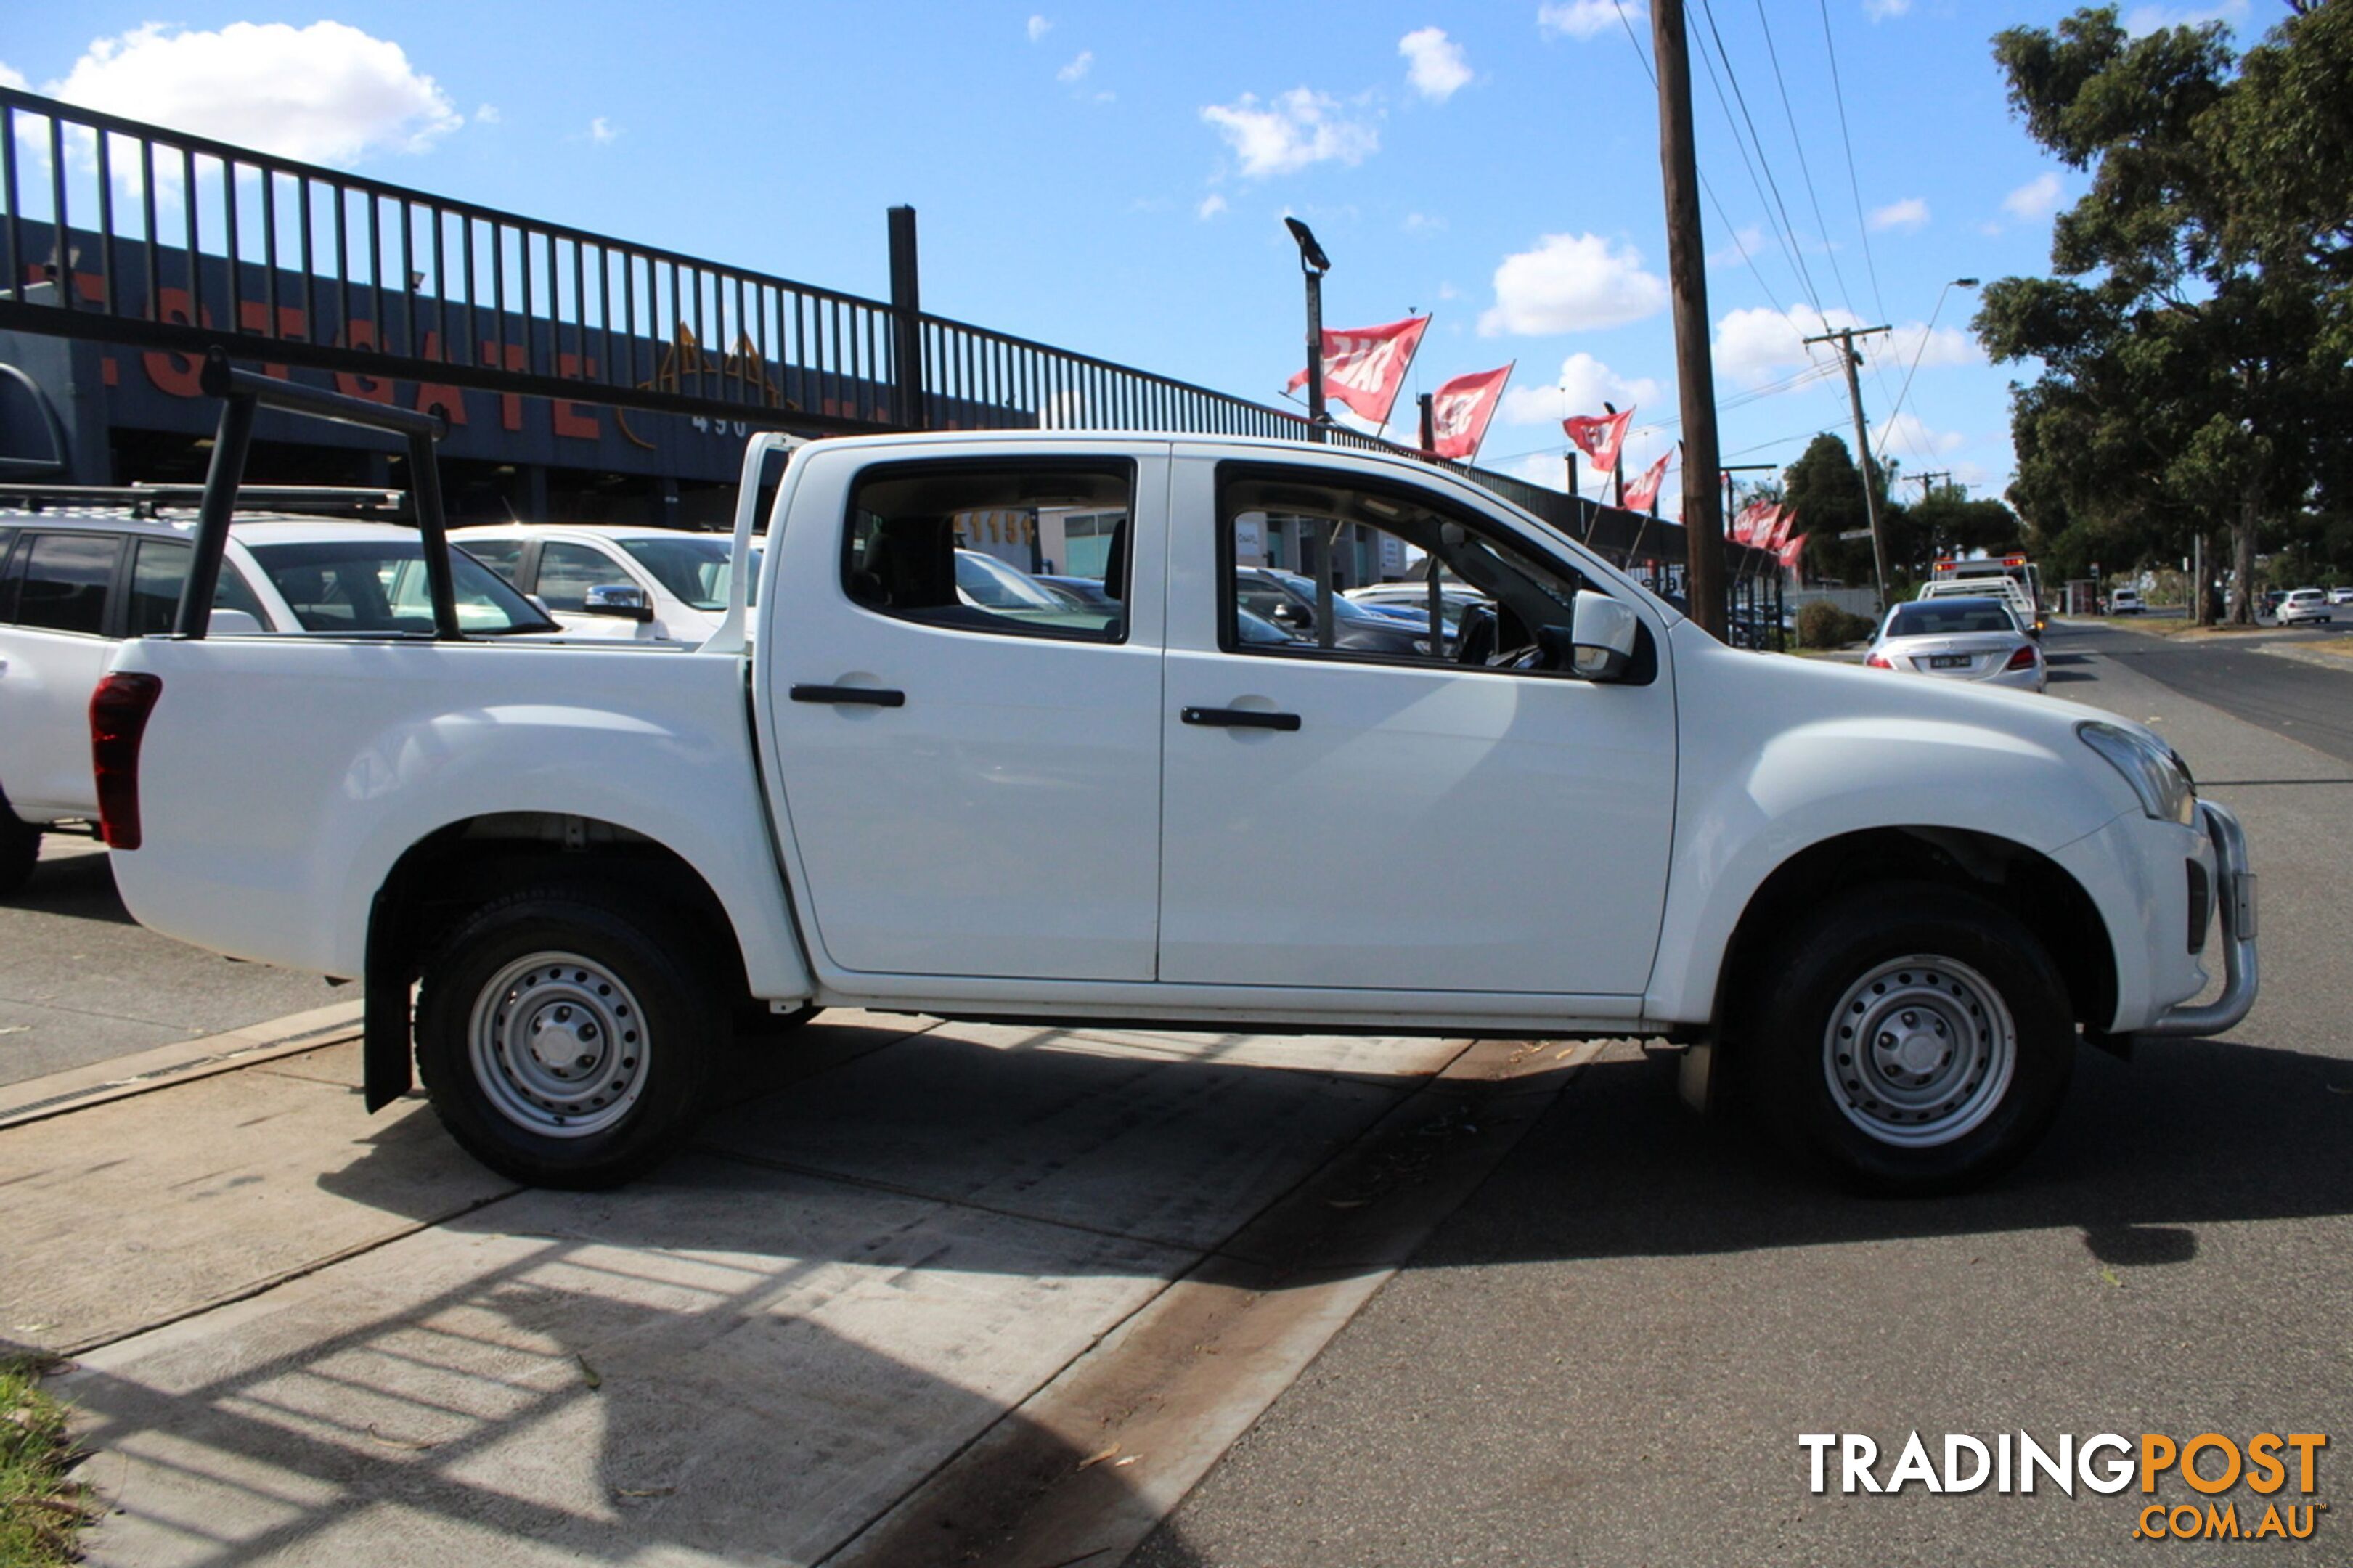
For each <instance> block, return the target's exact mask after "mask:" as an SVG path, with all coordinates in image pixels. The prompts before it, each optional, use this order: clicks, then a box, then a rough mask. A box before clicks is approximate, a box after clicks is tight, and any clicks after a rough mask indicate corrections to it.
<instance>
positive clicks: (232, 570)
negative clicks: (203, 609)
mask: <svg viewBox="0 0 2353 1568" xmlns="http://www.w3.org/2000/svg"><path fill="white" fill-rule="evenodd" d="M194 558H195V551H194V550H193V549H192V548H190V547H189V546H187V545H185V544H183V543H181V542H179V541H178V540H176V539H142V540H141V541H140V542H139V553H138V554H136V555H135V556H133V557H132V562H131V614H130V616H129V618H128V625H126V626H124V627H123V630H124V632H125V634H126V635H128V636H131V637H153V636H154V635H155V634H157V633H160V632H169V631H170V630H171V629H172V623H173V622H174V620H175V619H177V618H178V616H179V613H180V585H181V584H183V583H185V582H186V581H187V577H188V563H189V562H190V561H191V560H193V559H194ZM213 608H215V609H216V610H243V611H244V612H245V613H246V614H247V615H248V616H252V617H253V618H254V619H255V620H257V621H259V622H260V623H261V624H262V626H269V616H266V615H264V614H262V612H261V601H260V600H259V599H258V598H256V597H255V596H254V593H253V589H252V588H251V587H250V586H249V585H248V584H247V583H246V580H245V575H244V574H243V573H241V572H239V571H238V570H237V563H236V562H234V561H224V562H222V563H221V569H220V581H219V583H218V584H216V586H215V587H214V589H213Z"/></svg>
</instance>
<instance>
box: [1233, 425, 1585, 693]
mask: <svg viewBox="0 0 2353 1568" xmlns="http://www.w3.org/2000/svg"><path fill="white" fill-rule="evenodd" d="M1218 498H1219V500H1218V523H1219V559H1220V563H1221V570H1222V572H1223V574H1224V578H1223V581H1224V583H1225V588H1226V591H1225V594H1224V595H1223V601H1222V603H1223V615H1224V624H1223V625H1221V626H1219V641H1220V644H1221V646H1223V647H1226V648H1228V649H1229V650H1233V651H1247V652H1250V653H1278V654H1297V655H1301V656H1303V657H1308V658H1348V659H1370V660H1378V661H1383V662H1389V661H1396V662H1402V663H1411V664H1425V665H1446V666H1455V667H1461V668H1509V669H1520V670H1547V669H1550V668H1552V663H1551V659H1552V656H1551V655H1548V654H1546V653H1545V652H1544V651H1543V650H1542V647H1541V646H1540V645H1541V640H1542V634H1543V633H1544V632H1545V631H1546V629H1547V628H1552V629H1556V630H1558V631H1560V632H1563V633H1565V632H1566V631H1567V628H1568V626H1570V624H1571V620H1572V616H1573V609H1572V606H1573V605H1574V604H1575V602H1576V598H1577V592H1578V591H1579V590H1580V589H1581V588H1583V587H1584V586H1585V584H1584V580H1583V579H1582V578H1581V577H1580V576H1578V574H1577V573H1576V572H1575V571H1573V570H1570V569H1568V568H1566V567H1563V566H1561V565H1559V564H1557V563H1554V562H1552V561H1550V560H1548V559H1546V558H1544V557H1541V556H1539V555H1537V554H1535V552H1532V551H1531V550H1530V549H1529V548H1528V547H1527V546H1526V545H1525V544H1524V543H1522V542H1520V541H1518V540H1517V539H1515V538H1514V537H1513V536H1512V535H1511V534H1509V533H1508V532H1507V531H1505V530H1504V529H1503V528H1501V527H1499V526H1498V525H1497V524H1496V523H1495V522H1494V521H1493V520H1492V519H1489V518H1486V517H1483V516H1481V515H1479V514H1478V513H1476V512H1474V511H1472V510H1469V509H1465V508H1458V507H1456V506H1454V505H1452V504H1451V502H1449V501H1447V500H1443V499H1442V498H1440V497H1438V496H1434V495H1430V494H1429V493H1427V492H1424V491H1421V490H1419V489H1417V488H1415V487H1411V486H1409V485H1405V484H1398V483H1392V482H1388V481H1375V482H1372V483H1369V484H1368V483H1366V481H1364V480H1363V479H1357V478H1356V477H1354V476H1348V475H1340V474H1335V473H1333V472H1331V471H1329V470H1317V469H1309V468H1277V467H1273V466H1271V465H1261V464H1255V463H1229V464H1224V465H1221V466H1220V467H1219V474H1218ZM1286 563H1296V564H1295V565H1289V564H1286ZM1433 577H1435V578H1436V579H1437V582H1438V589H1439V599H1438V609H1437V612H1436V613H1435V614H1434V615H1433V614H1432V612H1431V610H1430V580H1431V579H1432V578H1433ZM1367 588H1370V589H1374V590H1377V592H1376V594H1375V595H1372V596H1371V598H1370V600H1369V601H1365V600H1358V599H1354V598H1350V597H1348V596H1347V595H1348V591H1349V590H1351V589H1367ZM1270 627H1271V628H1273V630H1274V631H1275V632H1277V633H1280V634H1281V640H1279V641H1278V640H1276V639H1275V638H1274V637H1271V636H1270V632H1269V628H1270Z"/></svg>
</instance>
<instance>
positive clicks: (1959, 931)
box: [1740, 883, 2075, 1195]
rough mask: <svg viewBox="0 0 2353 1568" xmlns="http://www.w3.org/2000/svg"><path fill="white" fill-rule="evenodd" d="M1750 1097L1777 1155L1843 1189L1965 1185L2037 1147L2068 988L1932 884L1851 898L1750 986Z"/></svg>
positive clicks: (1994, 917)
mask: <svg viewBox="0 0 2353 1568" xmlns="http://www.w3.org/2000/svg"><path fill="white" fill-rule="evenodd" d="M1756 973H1757V974H1759V975H1760V976H1761V977H1762V978H1761V979H1760V982H1759V984H1758V985H1757V994H1755V995H1754V996H1752V997H1751V998H1749V999H1748V1003H1747V1005H1746V1006H1745V1007H1744V1008H1743V1009H1742V1021H1743V1023H1744V1024H1745V1027H1743V1028H1742V1029H1741V1030H1740V1037H1741V1040H1742V1044H1743V1046H1744V1047H1745V1049H1746V1052H1747V1053H1748V1056H1749V1060H1748V1062H1747V1064H1746V1065H1747V1066H1748V1068H1750V1069H1751V1072H1750V1074H1749V1077H1750V1080H1751V1088H1752V1089H1753V1090H1754V1093H1755V1097H1756V1099H1757V1101H1758V1102H1759V1104H1760V1105H1761V1107H1762V1109H1763V1110H1764V1111H1765V1113H1766V1115H1767V1120H1768V1121H1769V1123H1770V1125H1771V1128H1772V1130H1773V1131H1774V1132H1775V1133H1776V1134H1777V1135H1778V1137H1779V1138H1780V1139H1781V1141H1782V1142H1784V1143H1786V1144H1788V1145H1789V1146H1790V1147H1792V1148H1793V1149H1795V1150H1797V1151H1798V1152H1800V1153H1801V1154H1803V1155H1806V1156H1810V1157H1811V1158H1813V1159H1815V1160H1817V1161H1820V1162H1822V1163H1826V1164H1827V1165H1828V1166H1829V1167H1830V1168H1831V1171H1832V1173H1835V1174H1836V1175H1837V1176H1838V1177H1839V1178H1840V1179H1841V1180H1842V1181H1844V1182H1845V1183H1846V1184H1849V1185H1851V1186H1854V1187H1857V1188H1859V1189H1862V1190H1864V1191H1869V1192H1875V1193H1883V1194H1921V1195H1925V1194H1934V1193H1946V1192H1954V1191H1957V1190H1959V1189H1962V1188H1965V1187H1968V1186H1972V1185H1975V1184H1978V1183H1981V1182H1984V1181H1986V1180H1988V1179H1989V1178H1990V1177H1992V1176H1994V1175H1996V1174H1998V1173H2000V1172H2001V1171H2003V1170H2006V1169H2007V1168H2009V1167H2010V1165H2011V1164H2013V1163H2016V1162H2017V1161H2018V1160H2019V1159H2020V1158H2021V1157H2022V1156H2023V1155H2024V1154H2025V1153H2026V1152H2027V1151H2029V1150H2030V1149H2031V1148H2032V1147H2033V1146H2034V1145H2035V1143H2036V1142H2039V1141H2040V1140H2041V1139H2042V1134H2043V1133H2044V1132H2045V1131H2047V1130H2048V1129H2049V1127H2050V1125H2051V1120H2052V1117H2053V1116H2054V1115H2056V1114H2057V1112H2058V1109H2059V1101H2060V1099H2061V1097H2062V1096H2063V1094H2064V1093H2065V1092H2066V1089H2067V1080H2068V1078H2069V1076H2070V1075H2071V1073H2072V1072H2073V1068H2074V1056H2075V1024H2074V1016H2073V1010H2072V1008H2071V1007H2070V1005H2069V1004H2068V998H2067V987H2066V985H2065V984H2064V982H2063V980H2062V979H2061V978H2060V975H2059V973H2058V971H2057V969H2056V968H2055V967H2053V965H2052V962H2051V959H2050V956H2049V955H2048V954H2047V953H2045V952H2043V950H2042V944H2041V943H2040V942H2037V941H2036V940H2035V937H2034V935H2033V933H2032V932H2031V931H2028V930H2027V929H2026V927H2025V926H2024V925H2022V924H2021V923H2020V922H2019V921H2017V920H2016V919H2015V918H2013V917H2012V916H2011V915H2010V914H2009V913H2008V912H2006V911H2005V910H2001V909H2000V908H1998V907H1996V906H1995V905H1993V904H1991V903H1989V902H1987V901H1986V900H1983V899H1979V898H1976V897H1974V896H1972V895H1970V894H1968V893H1963V892H1957V891H1955V890H1954V889H1948V888H1943V887H1938V886H1935V885H1931V884H1926V883H1920V884H1897V885H1891V886H1887V887H1883V888H1874V889H1867V890H1864V891H1861V892H1857V893H1852V894H1849V895H1846V896H1844V897H1842V898H1840V899H1838V900H1835V901H1833V902H1831V903H1830V904H1829V905H1827V906H1826V907H1824V908H1823V909H1822V910H1820V911H1819V912H1818V913H1817V914H1815V915H1814V916H1813V917H1812V918H1811V919H1810V920H1808V921H1805V922H1803V923H1802V924H1801V925H1799V928H1798V929H1797V930H1796V931H1793V932H1791V934H1790V935H1789V936H1788V938H1787V939H1786V940H1785V941H1783V942H1781V944H1780V945H1779V947H1778V950H1777V951H1776V952H1775V953H1774V954H1773V955H1772V956H1771V957H1770V958H1769V959H1768V961H1767V963H1765V964H1763V965H1761V966H1759V968H1758V969H1757V971H1756Z"/></svg>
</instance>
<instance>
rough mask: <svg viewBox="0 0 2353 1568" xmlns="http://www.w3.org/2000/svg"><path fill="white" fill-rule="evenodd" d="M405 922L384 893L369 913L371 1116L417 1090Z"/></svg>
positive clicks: (365, 1010) (366, 1070) (366, 981)
mask: <svg viewBox="0 0 2353 1568" xmlns="http://www.w3.org/2000/svg"><path fill="white" fill-rule="evenodd" d="M406 936H407V931H406V921H402V920H400V919H399V918H397V917H396V916H394V915H392V914H391V913H390V912H389V911H388V910H386V908H385V896H384V894H383V892H382V891H379V892H378V893H377V894H376V896H375V902H374V904H373V905H372V906H371V907H370V908H369V910H368V934H367V962H366V967H365V973H363V974H362V975H361V976H360V984H361V985H362V987H363V991H364V994H363V998H362V1002H361V1016H360V1063H361V1067H362V1069H363V1072H362V1078H363V1081H364V1084H365V1086H366V1102H367V1108H368V1109H369V1110H383V1109H384V1108H385V1106H387V1105H390V1104H391V1103H392V1102H393V1101H394V1100H398V1099H399V1098H400V1097H401V1096H402V1095H404V1094H406V1093H407V1092H408V1091H409V1090H410V1089H413V1088H415V1087H416V1084H417V1074H416V1067H415V1058H414V1057H413V1056H412V1055H411V1053H410V1050H409V1016H408V962H407V950H408V942H407V941H406Z"/></svg>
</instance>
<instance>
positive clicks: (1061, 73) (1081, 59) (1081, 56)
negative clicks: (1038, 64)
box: [1054, 49, 1095, 81]
mask: <svg viewBox="0 0 2353 1568" xmlns="http://www.w3.org/2000/svg"><path fill="white" fill-rule="evenodd" d="M1094 68H1095V52H1094V50H1092V49H1081V50H1080V51H1079V52H1078V56H1077V58H1074V59H1072V60H1071V63H1070V64H1069V65H1066V66H1064V67H1063V68H1061V69H1060V70H1058V71H1056V72H1055V73H1054V79H1055V80H1056V81H1077V80H1079V79H1082V78H1083V77H1084V76H1085V75H1086V74H1087V72H1089V71H1091V70H1092V69H1094Z"/></svg>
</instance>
